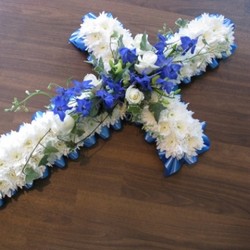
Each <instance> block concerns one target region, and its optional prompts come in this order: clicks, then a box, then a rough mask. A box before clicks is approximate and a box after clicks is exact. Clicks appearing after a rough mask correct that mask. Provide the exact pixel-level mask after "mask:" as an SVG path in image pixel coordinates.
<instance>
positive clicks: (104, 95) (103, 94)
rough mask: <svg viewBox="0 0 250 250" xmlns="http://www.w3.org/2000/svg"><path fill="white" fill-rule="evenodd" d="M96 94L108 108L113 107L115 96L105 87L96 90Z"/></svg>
mask: <svg viewBox="0 0 250 250" xmlns="http://www.w3.org/2000/svg"><path fill="white" fill-rule="evenodd" d="M96 96H97V97H100V98H101V99H102V100H103V102H104V104H105V105H106V107H107V108H108V109H111V108H113V106H114V104H115V98H114V96H113V95H112V94H110V93H109V92H108V91H106V90H104V89H100V90H98V91H97V92H96Z"/></svg>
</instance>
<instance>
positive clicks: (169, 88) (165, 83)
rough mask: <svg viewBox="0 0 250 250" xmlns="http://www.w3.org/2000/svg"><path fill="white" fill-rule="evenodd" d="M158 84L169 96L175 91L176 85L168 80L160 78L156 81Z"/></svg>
mask: <svg viewBox="0 0 250 250" xmlns="http://www.w3.org/2000/svg"><path fill="white" fill-rule="evenodd" d="M156 83H157V84H159V85H160V87H161V89H163V90H165V91H166V92H167V93H168V94H169V93H170V92H171V91H173V90H174V88H175V84H174V83H172V82H169V81H167V80H164V79H162V78H158V79H157V80H156Z"/></svg>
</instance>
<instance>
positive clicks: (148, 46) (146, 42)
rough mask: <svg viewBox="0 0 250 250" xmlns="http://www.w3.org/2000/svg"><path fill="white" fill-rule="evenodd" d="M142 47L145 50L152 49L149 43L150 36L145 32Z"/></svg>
mask: <svg viewBox="0 0 250 250" xmlns="http://www.w3.org/2000/svg"><path fill="white" fill-rule="evenodd" d="M140 49H141V50H144V51H148V50H151V49H152V46H151V45H150V44H149V43H148V38H147V34H146V33H144V34H143V36H142V39H141V43H140Z"/></svg>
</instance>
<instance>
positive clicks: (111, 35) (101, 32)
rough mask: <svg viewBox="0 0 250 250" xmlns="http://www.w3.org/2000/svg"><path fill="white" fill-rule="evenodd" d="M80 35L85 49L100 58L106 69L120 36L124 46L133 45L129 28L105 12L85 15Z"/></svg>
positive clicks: (108, 68)
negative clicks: (92, 16) (96, 14)
mask: <svg viewBox="0 0 250 250" xmlns="http://www.w3.org/2000/svg"><path fill="white" fill-rule="evenodd" d="M79 34H80V36H81V37H83V40H84V44H85V46H86V47H87V51H88V52H89V53H92V54H93V55H94V56H95V57H96V58H97V59H100V58H102V60H103V63H104V67H105V70H106V71H109V70H110V65H109V61H110V60H113V53H112V52H113V51H115V50H116V49H117V48H118V40H119V38H120V37H122V42H123V44H124V46H125V47H127V48H132V47H133V42H134V41H133V38H132V36H131V33H130V31H129V30H126V29H124V28H123V26H122V24H121V23H120V22H119V21H118V20H117V19H116V18H113V17H110V16H109V15H108V14H106V13H104V12H103V13H101V14H100V15H99V16H98V17H96V18H90V17H88V16H86V17H85V18H84V20H83V23H82V24H81V28H80V32H79Z"/></svg>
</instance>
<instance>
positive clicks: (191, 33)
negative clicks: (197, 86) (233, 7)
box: [164, 13, 234, 83]
mask: <svg viewBox="0 0 250 250" xmlns="http://www.w3.org/2000/svg"><path fill="white" fill-rule="evenodd" d="M184 36H188V37H190V38H191V39H195V38H198V41H197V44H196V46H195V50H194V53H193V54H191V51H189V52H188V53H186V54H185V55H180V56H178V57H176V58H174V61H181V62H182V63H183V66H182V68H181V70H180V75H179V77H178V78H177V80H176V81H175V82H176V83H180V82H181V81H182V80H183V79H185V78H190V77H192V76H194V75H198V74H200V73H202V72H204V71H205V70H206V67H207V65H208V64H209V63H211V62H212V59H215V58H222V56H223V55H227V56H229V55H230V54H231V46H232V45H233V43H234V27H233V24H232V23H231V22H229V21H228V20H227V19H225V18H224V16H222V15H210V14H207V13H204V14H202V15H201V16H200V17H198V18H196V19H194V20H192V21H191V22H189V23H188V24H187V26H185V27H184V28H180V30H179V31H178V32H177V33H175V34H174V35H173V36H171V37H170V38H169V39H168V41H167V43H168V48H167V49H166V51H165V53H164V54H165V56H168V54H169V53H170V52H171V45H169V44H173V45H175V44H176V45H180V44H181V43H180V38H181V37H184Z"/></svg>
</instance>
